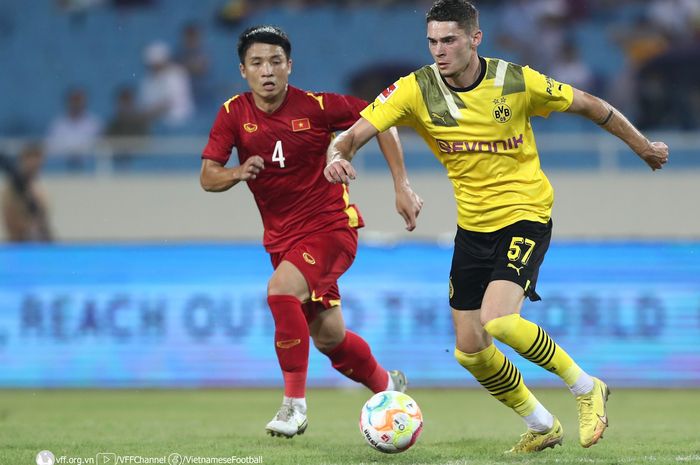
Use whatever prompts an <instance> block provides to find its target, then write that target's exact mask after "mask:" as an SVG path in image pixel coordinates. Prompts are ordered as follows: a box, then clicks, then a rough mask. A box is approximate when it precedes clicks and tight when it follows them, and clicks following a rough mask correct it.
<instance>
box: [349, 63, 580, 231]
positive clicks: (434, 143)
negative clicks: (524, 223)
mask: <svg viewBox="0 0 700 465" xmlns="http://www.w3.org/2000/svg"><path fill="white" fill-rule="evenodd" d="M479 60H480V61H481V74H480V76H479V78H478V79H477V80H476V82H475V83H474V84H473V85H472V86H470V87H468V88H462V89H458V88H454V87H451V86H449V85H448V84H447V83H446V82H445V81H444V79H443V78H442V77H441V76H440V73H439V71H438V68H437V65H435V64H433V65H430V66H425V67H423V68H421V69H419V70H417V71H415V72H413V73H411V74H410V75H408V76H404V77H402V78H401V79H399V80H398V81H396V82H395V83H394V84H392V85H391V86H389V87H388V88H387V89H385V90H384V91H383V92H382V93H381V94H379V96H378V97H377V99H376V100H375V101H374V102H373V103H371V104H370V105H369V106H367V108H365V109H364V110H363V111H362V112H361V113H360V114H361V115H362V117H364V118H365V119H366V120H367V121H369V122H370V123H371V124H372V125H373V126H374V127H375V128H376V129H377V130H378V131H380V132H381V131H385V130H387V129H388V128H390V127H391V126H401V125H403V126H410V127H413V128H414V129H415V130H416V131H417V132H418V134H420V136H421V137H422V138H423V139H424V140H425V142H426V143H427V144H428V146H429V147H430V149H431V150H432V151H433V153H434V154H435V156H436V157H437V159H438V160H440V163H442V164H443V166H444V167H445V168H446V169H447V176H448V177H449V179H450V181H452V186H453V189H454V195H455V200H456V202H457V224H458V225H459V226H460V227H462V228H463V229H467V230H470V231H476V232H492V231H496V230H498V229H501V228H503V227H505V226H508V225H510V224H513V223H515V222H517V221H520V220H530V221H538V222H541V223H546V222H548V221H549V218H550V216H551V213H552V203H553V201H554V191H553V190H552V186H551V184H550V183H549V180H548V179H547V177H546V176H545V175H544V173H543V172H542V169H541V168H540V160H539V155H538V153H537V147H536V145H535V136H534V134H533V132H532V126H531V124H530V117H531V116H534V115H537V116H543V117H547V116H549V114H550V113H551V112H552V111H564V110H566V109H567V108H569V105H571V102H572V100H573V89H572V87H571V86H570V85H568V84H563V83H559V82H557V81H555V80H553V79H552V78H550V77H548V76H545V75H543V74H540V73H538V72H537V71H535V70H533V69H530V68H529V67H527V66H519V65H516V64H513V63H508V62H506V61H503V60H499V59H494V58H482V57H479Z"/></svg>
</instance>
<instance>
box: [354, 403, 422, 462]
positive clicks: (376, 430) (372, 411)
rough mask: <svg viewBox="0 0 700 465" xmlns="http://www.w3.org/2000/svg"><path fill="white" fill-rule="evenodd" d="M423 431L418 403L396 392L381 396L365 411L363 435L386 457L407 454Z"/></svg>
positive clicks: (363, 409)
mask: <svg viewBox="0 0 700 465" xmlns="http://www.w3.org/2000/svg"><path fill="white" fill-rule="evenodd" d="M422 430H423V414H422V413H421V411H420V407H418V404H417V403H416V401H415V400H413V399H412V398H411V397H410V396H408V395H406V394H404V393H402V392H397V391H384V392H378V393H377V394H375V395H373V396H372V398H371V399H370V400H368V401H367V402H366V403H365V405H364V406H363V407H362V413H361V414H360V431H361V432H362V436H363V437H364V438H365V440H366V441H367V443H368V444H369V445H370V446H372V447H373V448H374V449H376V450H378V451H380V452H385V453H387V454H396V453H398V452H403V451H405V450H408V448H409V447H411V446H412V445H413V444H415V443H416V440H417V439H418V436H420V433H421V431H422Z"/></svg>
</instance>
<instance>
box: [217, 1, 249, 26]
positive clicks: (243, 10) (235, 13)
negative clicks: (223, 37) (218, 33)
mask: <svg viewBox="0 0 700 465" xmlns="http://www.w3.org/2000/svg"><path fill="white" fill-rule="evenodd" d="M248 3H249V2H248V1H247V0H226V2H225V3H224V5H223V6H222V7H221V8H219V11H218V12H217V13H216V19H217V20H218V21H219V23H220V24H221V25H223V26H227V27H236V26H238V25H239V24H240V23H241V22H242V21H243V20H244V19H246V17H247V15H248V13H249V11H250V5H249V4H248Z"/></svg>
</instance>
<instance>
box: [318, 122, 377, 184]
mask: <svg viewBox="0 0 700 465" xmlns="http://www.w3.org/2000/svg"><path fill="white" fill-rule="evenodd" d="M377 134H379V131H377V129H376V128H375V127H374V126H372V124H371V123H370V122H369V121H367V120H366V119H364V118H360V119H358V120H357V121H356V122H355V124H353V125H352V126H351V127H350V128H349V129H347V130H345V131H343V132H341V133H340V134H339V135H338V137H336V138H334V139H333V140H332V141H331V143H330V145H329V146H328V151H327V159H326V169H324V170H323V174H324V175H325V176H326V179H327V180H328V181H329V182H332V183H333V184H336V183H339V182H342V183H343V184H350V181H351V180H352V179H355V176H356V175H357V173H356V172H355V168H353V167H352V164H350V161H351V160H352V158H353V157H354V156H355V153H357V151H358V150H359V149H360V147H362V146H363V145H365V144H366V143H367V141H368V140H370V139H371V138H372V137H375V136H376V135H377Z"/></svg>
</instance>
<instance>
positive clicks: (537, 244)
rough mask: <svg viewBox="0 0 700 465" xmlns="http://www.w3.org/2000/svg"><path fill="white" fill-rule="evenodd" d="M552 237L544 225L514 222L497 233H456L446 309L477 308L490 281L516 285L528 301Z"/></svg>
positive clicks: (538, 298) (550, 226)
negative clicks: (448, 304)
mask: <svg viewBox="0 0 700 465" xmlns="http://www.w3.org/2000/svg"><path fill="white" fill-rule="evenodd" d="M551 237H552V220H549V222H548V223H546V224H545V223H538V222H536V221H527V220H523V221H518V222H517V223H513V224H511V225H509V226H506V227H505V228H502V229H499V230H498V231H494V232H488V233H480V232H473V231H467V230H466V229H462V228H459V227H458V229H457V235H456V236H455V248H454V253H453V255H452V269H451V270H450V306H451V307H452V308H454V309H455V310H477V309H479V308H481V301H482V300H483V298H484V293H485V292H486V287H487V286H488V285H489V283H490V282H491V281H496V280H501V279H502V280H506V281H512V282H514V283H516V284H518V285H520V286H521V287H522V288H523V290H524V292H525V295H526V296H527V297H529V298H530V300H533V301H534V300H540V296H538V295H537V293H536V292H535V285H536V284H537V275H538V274H539V270H540V265H541V264H542V261H543V260H544V254H545V253H546V252H547V249H548V248H549V241H550V239H551Z"/></svg>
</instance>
